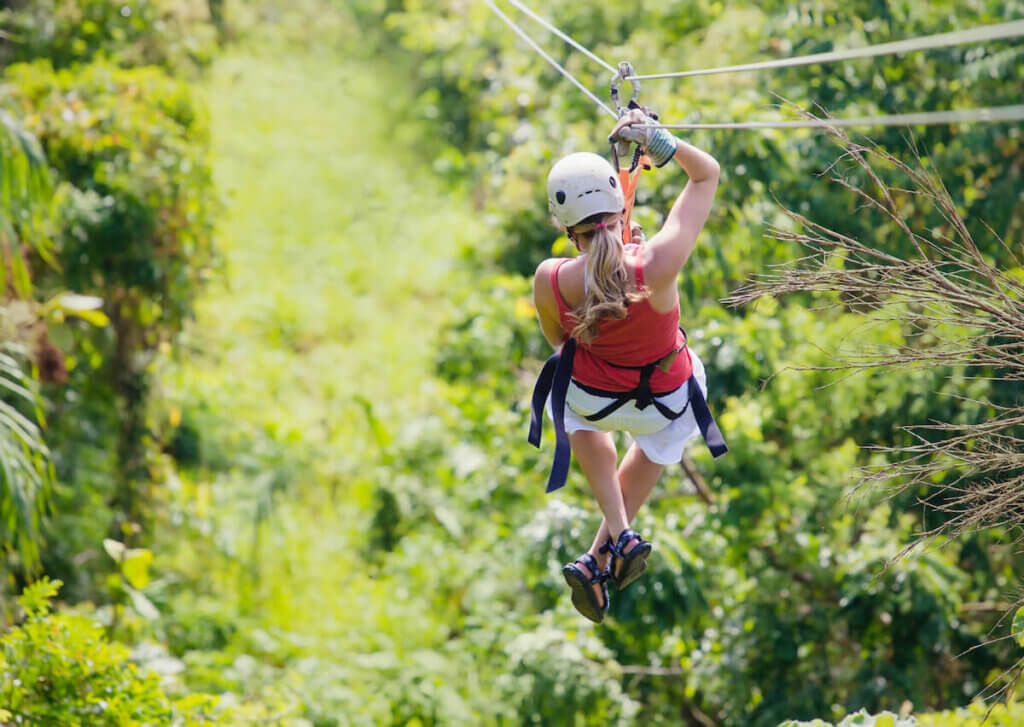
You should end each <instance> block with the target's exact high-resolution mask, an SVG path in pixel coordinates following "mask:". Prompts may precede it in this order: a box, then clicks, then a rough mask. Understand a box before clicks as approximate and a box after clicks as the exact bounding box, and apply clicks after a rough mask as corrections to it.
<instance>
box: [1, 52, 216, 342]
mask: <svg viewBox="0 0 1024 727" xmlns="http://www.w3.org/2000/svg"><path fill="white" fill-rule="evenodd" d="M5 76H6V81H7V85H6V86H5V91H6V92H5V94H4V97H3V102H4V103H5V105H7V106H8V108H13V109H16V110H17V112H18V114H19V115H20V116H21V117H22V118H25V119H26V126H27V127H28V129H29V130H30V131H32V132H33V133H34V134H35V135H36V136H37V137H38V138H39V139H40V140H41V142H42V144H43V147H44V149H45V150H46V154H47V157H48V158H49V161H50V164H51V165H52V166H53V167H54V168H55V170H56V171H57V174H58V175H59V178H60V180H61V181H62V182H64V185H63V188H62V190H61V191H62V195H63V197H64V200H65V201H64V204H63V206H62V213H61V223H62V224H61V227H62V229H63V234H62V236H61V238H60V240H59V242H58V249H57V259H58V262H59V263H60V266H61V269H62V271H63V274H62V279H63V281H64V282H65V284H66V286H67V287H70V288H72V289H74V290H77V291H78V292H83V293H85V292H92V291H99V292H101V293H103V292H106V293H108V295H107V296H106V297H108V298H110V299H112V300H115V301H122V299H125V298H127V299H128V300H127V301H125V302H124V303H121V304H120V305H121V308H122V310H121V311H119V312H118V315H115V316H114V317H115V318H120V317H125V316H129V315H130V316H131V317H133V318H136V319H138V322H139V323H140V324H142V326H144V327H150V326H151V325H152V324H154V323H161V324H163V325H164V326H167V327H170V328H173V327H175V326H178V325H180V323H181V321H182V319H183V317H184V316H185V315H186V314H187V312H188V310H189V307H190V301H191V299H192V297H193V295H194V292H195V290H196V286H197V285H198V284H199V282H200V279H201V277H202V275H203V271H204V270H205V268H206V267H207V266H208V265H209V262H210V259H211V252H210V218H211V211H212V210H211V200H210V177H209V168H208V165H207V163H206V160H205V144H206V139H207V136H206V129H205V126H204V124H203V121H202V118H201V115H200V113H199V111H198V109H197V108H196V106H195V104H194V102H193V100H192V97H191V94H190V92H189V89H188V87H187V85H185V84H183V83H181V82H179V81H175V80H173V79H171V78H169V77H168V76H166V75H165V74H163V73H162V72H160V71H159V70H157V69H153V68H146V69H132V70H121V69H117V68H114V67H112V66H108V65H103V64H97V65H92V66H88V67H84V68H81V69H78V70H76V71H74V72H72V71H66V70H65V71H53V70H52V69H51V67H50V65H49V64H48V63H47V62H44V61H37V62H34V63H32V64H26V65H16V66H12V67H9V68H8V69H7V70H6V74H5ZM126 305H130V306H131V308H132V309H133V310H130V311H129V310H123V308H124V307H125V306H126Z"/></svg>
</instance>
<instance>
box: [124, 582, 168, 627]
mask: <svg viewBox="0 0 1024 727" xmlns="http://www.w3.org/2000/svg"><path fill="white" fill-rule="evenodd" d="M128 595H129V596H131V599H132V607H133V608H134V609H135V610H136V611H138V613H139V615H140V616H142V618H144V619H146V620H147V621H155V620H156V619H158V618H160V612H159V611H158V610H157V608H156V606H154V605H153V602H152V601H150V600H149V599H148V598H146V594H145V593H143V592H142V591H137V590H135V589H134V588H129V589H128Z"/></svg>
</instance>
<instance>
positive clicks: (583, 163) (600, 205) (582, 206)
mask: <svg viewBox="0 0 1024 727" xmlns="http://www.w3.org/2000/svg"><path fill="white" fill-rule="evenodd" d="M625 206H626V202H625V199H624V198H623V196H622V186H621V185H620V184H619V175H618V174H616V173H615V170H614V169H612V165H611V164H609V163H608V160H607V159H605V158H604V157H602V156H600V155H598V154H594V153H592V152H588V151H581V152H576V153H575V154H570V155H569V156H567V157H563V158H562V159H559V160H558V162H556V163H555V166H553V167H552V168H551V173H550V174H548V209H550V210H551V214H553V215H554V216H555V219H556V220H558V222H559V223H560V224H561V225H562V226H563V227H572V226H573V225H575V224H578V223H579V222H580V221H581V220H585V219H587V218H588V217H590V216H591V215H596V214H599V213H602V212H603V213H611V212H621V211H622V210H623V209H624V208H625Z"/></svg>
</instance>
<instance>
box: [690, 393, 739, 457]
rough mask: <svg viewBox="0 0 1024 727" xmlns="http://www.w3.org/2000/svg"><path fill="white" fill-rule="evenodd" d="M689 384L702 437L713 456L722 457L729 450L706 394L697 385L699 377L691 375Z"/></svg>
mask: <svg viewBox="0 0 1024 727" xmlns="http://www.w3.org/2000/svg"><path fill="white" fill-rule="evenodd" d="M687 384H688V386H689V392H690V403H692V404H693V416H694V418H695V419H696V420H697V426H698V427H699V428H700V433H701V436H702V437H704V442H705V444H707V445H708V449H709V450H711V456H712V457H721V456H722V455H723V454H725V453H726V452H728V451H729V448H728V447H727V446H725V438H724V437H723V436H722V432H721V430H720V429H719V428H718V424H716V423H715V418H714V417H713V416H711V410H710V409H708V402H707V401H706V400H705V399H704V392H702V391H701V390H700V385H698V384H697V377H696V376H692V375H691V376H690V379H689V381H688V382H687Z"/></svg>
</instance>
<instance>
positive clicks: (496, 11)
mask: <svg viewBox="0 0 1024 727" xmlns="http://www.w3.org/2000/svg"><path fill="white" fill-rule="evenodd" d="M484 3H486V4H487V7H489V8H490V9H491V10H493V11H494V14H495V15H497V16H498V17H499V18H501V19H502V20H503V21H504V22H505V24H506V25H508V27H510V28H512V30H513V31H515V33H516V35H518V36H519V37H520V38H522V39H523V40H524V41H525V42H526V44H527V45H529V46H530V47H531V48H533V49H534V50H535V51H537V53H539V54H540V56H541V58H543V59H544V60H546V61H547V62H548V63H550V64H551V65H552V66H554V67H555V69H556V70H557V71H558V72H559V73H561V74H562V75H563V76H565V77H566V78H567V79H569V81H571V82H572V83H573V85H575V86H576V88H578V89H579V90H581V91H583V93H585V94H586V95H587V96H588V97H589V98H590V99H591V100H592V101H593V102H594V103H596V104H597V105H598V106H600V107H601V108H602V109H604V110H605V111H606V112H607V113H608V114H609V115H610V116H611V117H612V118H613V119H617V118H619V115H618V114H616V113H615V112H614V111H612V110H611V108H609V107H608V106H606V105H605V103H604V102H603V101H601V99H599V98H598V97H597V96H595V95H594V93H593V92H592V91H591V90H590V89H589V88H587V87H586V86H584V85H583V84H582V83H580V82H579V81H577V80H576V78H575V76H573V75H572V74H571V73H569V71H567V70H565V69H564V68H563V67H562V66H561V64H559V62H558V61H556V60H555V59H554V58H552V57H551V56H549V55H548V54H547V53H545V52H544V49H543V48H541V47H540V46H539V45H537V43H536V41H534V39H533V38H531V37H530V36H529V35H527V34H526V31H525V30H523V29H522V28H520V27H519V26H518V25H516V23H515V21H513V20H512V19H511V18H510V17H508V16H507V15H505V13H503V12H502V11H501V9H500V8H499V7H498V6H497V5H495V4H494V1H493V0H484ZM566 37H568V36H566Z"/></svg>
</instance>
